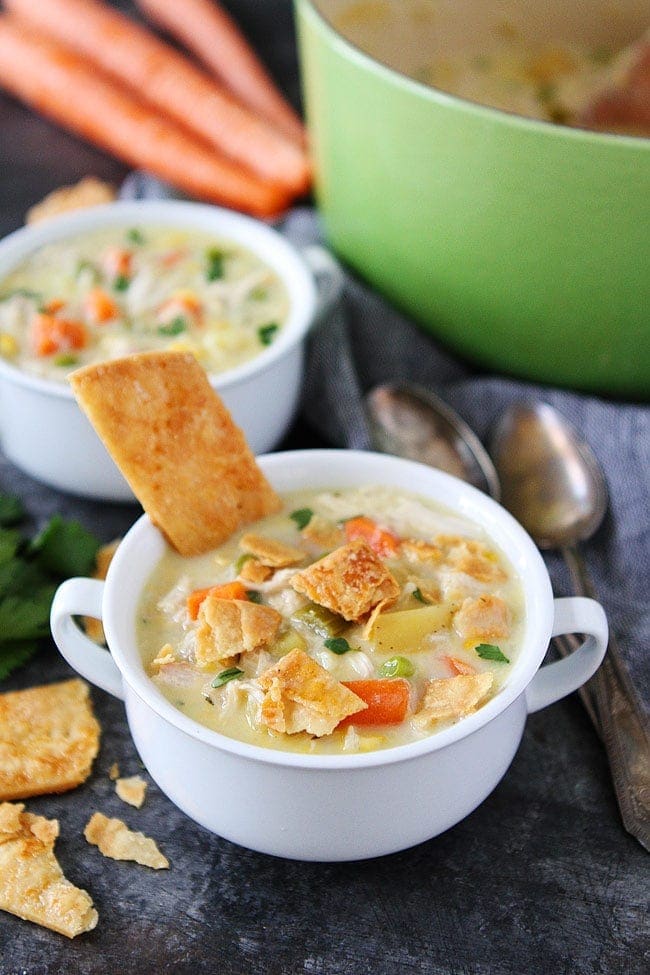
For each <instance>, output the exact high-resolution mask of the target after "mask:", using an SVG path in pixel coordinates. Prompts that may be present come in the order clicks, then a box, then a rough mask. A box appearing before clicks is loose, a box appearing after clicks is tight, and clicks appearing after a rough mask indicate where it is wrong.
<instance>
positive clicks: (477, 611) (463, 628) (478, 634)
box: [454, 596, 510, 643]
mask: <svg viewBox="0 0 650 975" xmlns="http://www.w3.org/2000/svg"><path fill="white" fill-rule="evenodd" d="M454 627H455V628H456V632H457V633H458V635H459V636H460V637H462V638H463V639H464V640H466V641H467V642H469V643H471V642H473V641H475V640H501V639H505V638H507V637H508V636H509V635H510V612H509V610H508V606H507V605H506V603H505V602H504V600H503V599H501V597H500V596H478V597H477V598H476V599H474V598H472V597H471V596H468V598H467V599H465V600H464V601H463V605H462V606H461V607H460V609H459V610H458V612H457V613H456V615H455V616H454Z"/></svg>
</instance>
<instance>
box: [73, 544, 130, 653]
mask: <svg viewBox="0 0 650 975" xmlns="http://www.w3.org/2000/svg"><path fill="white" fill-rule="evenodd" d="M120 542H121V539H120V538H115V539H113V541H112V542H108V543H107V544H106V545H102V546H101V547H100V548H99V549H98V550H97V555H96V556H95V571H94V572H93V579H100V580H102V581H103V580H104V579H105V578H106V576H107V575H108V569H109V567H110V564H111V562H112V561H113V556H114V555H115V553H116V552H117V548H118V545H119V544H120ZM82 620H83V627H84V630H85V631H86V636H88V637H89V638H90V639H91V640H93V642H94V643H99V644H104V643H106V638H105V636H104V627H103V626H102V621H101V620H97V619H95V617H94V616H84V617H83V618H82Z"/></svg>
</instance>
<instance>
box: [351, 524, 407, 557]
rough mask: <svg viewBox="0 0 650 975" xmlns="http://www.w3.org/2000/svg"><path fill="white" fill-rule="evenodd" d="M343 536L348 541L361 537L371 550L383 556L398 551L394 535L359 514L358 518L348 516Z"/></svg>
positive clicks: (397, 543)
mask: <svg viewBox="0 0 650 975" xmlns="http://www.w3.org/2000/svg"><path fill="white" fill-rule="evenodd" d="M345 537H346V538H347V540H348V541H349V542H351V541H352V540H353V539H355V538H362V539H363V540H364V542H366V543H367V544H368V545H369V546H370V548H371V549H372V550H373V552H376V553H377V555H380V556H382V557H383V558H390V556H391V555H396V554H397V552H398V551H399V547H400V544H401V543H400V540H399V538H398V537H397V536H396V535H393V534H392V533H391V532H389V531H386V529H385V528H380V527H379V525H378V524H377V522H375V521H373V520H372V518H366V516H365V515H359V517H358V518H350V519H349V520H348V521H346V523H345Z"/></svg>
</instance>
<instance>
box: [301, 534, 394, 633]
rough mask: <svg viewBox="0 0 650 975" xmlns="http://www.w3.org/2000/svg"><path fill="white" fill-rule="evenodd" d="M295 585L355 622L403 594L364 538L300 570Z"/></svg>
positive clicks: (321, 603)
mask: <svg viewBox="0 0 650 975" xmlns="http://www.w3.org/2000/svg"><path fill="white" fill-rule="evenodd" d="M291 585H292V586H293V588H294V589H295V590H296V592H300V593H302V594H303V595H305V596H308V597H309V599H311V600H312V602H314V603H318V604H319V605H320V606H325V607H326V608H327V609H330V610H331V611H332V612H333V613H338V614H339V616H342V617H343V619H346V620H350V621H355V622H356V621H358V620H360V619H362V617H364V616H365V615H366V613H370V612H372V610H373V609H374V607H375V606H376V605H377V603H380V602H383V603H384V605H387V604H389V603H390V602H394V601H395V600H396V599H397V597H398V596H399V594H400V587H399V585H398V583H397V581H396V580H395V579H394V578H393V576H392V575H391V573H390V572H389V571H388V569H387V568H386V566H385V565H384V563H383V562H382V561H381V559H380V558H378V556H377V555H375V553H374V552H373V550H372V549H371V548H370V547H369V546H368V545H367V544H366V543H365V542H364V541H362V540H361V539H357V540H355V541H352V542H349V543H348V544H347V545H341V546H340V548H337V549H335V550H334V551H333V552H330V554H329V555H326V556H325V557H324V558H322V559H319V561H318V562H314V563H312V565H310V566H308V567H307V568H306V569H304V570H303V571H302V572H298V573H296V575H294V576H293V578H292V580H291Z"/></svg>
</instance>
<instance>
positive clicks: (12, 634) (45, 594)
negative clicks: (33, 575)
mask: <svg viewBox="0 0 650 975" xmlns="http://www.w3.org/2000/svg"><path fill="white" fill-rule="evenodd" d="M56 588H57V587H56V583H53V584H51V585H48V586H43V587H42V588H41V589H38V590H37V591H36V592H35V593H34V594H33V595H31V596H24V595H15V596H5V598H4V599H3V600H2V602H0V634H1V638H2V644H6V643H10V642H13V641H14V640H38V639H40V638H41V637H44V636H47V635H48V633H49V632H50V606H51V604H52V599H53V598H54V593H55V592H56ZM2 644H0V646H2Z"/></svg>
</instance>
